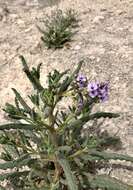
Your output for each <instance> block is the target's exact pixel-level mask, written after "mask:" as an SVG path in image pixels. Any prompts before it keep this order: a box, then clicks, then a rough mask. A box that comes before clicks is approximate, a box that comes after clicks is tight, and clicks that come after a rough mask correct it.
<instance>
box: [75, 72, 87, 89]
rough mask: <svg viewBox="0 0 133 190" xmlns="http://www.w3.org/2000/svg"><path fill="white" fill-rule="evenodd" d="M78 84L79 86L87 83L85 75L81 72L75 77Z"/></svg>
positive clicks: (81, 86) (84, 85)
mask: <svg viewBox="0 0 133 190" xmlns="http://www.w3.org/2000/svg"><path fill="white" fill-rule="evenodd" d="M76 81H77V83H78V86H79V87H80V88H83V87H86V85H87V77H86V76H84V75H83V74H79V75H78V76H77V79H76Z"/></svg>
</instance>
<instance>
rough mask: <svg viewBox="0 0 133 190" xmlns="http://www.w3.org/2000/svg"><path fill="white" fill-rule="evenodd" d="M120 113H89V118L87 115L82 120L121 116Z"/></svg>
mask: <svg viewBox="0 0 133 190" xmlns="http://www.w3.org/2000/svg"><path fill="white" fill-rule="evenodd" d="M119 116H120V115H119V114H117V113H110V112H97V113H94V114H91V115H89V118H88V116H87V115H85V116H84V117H83V118H82V120H83V121H86V120H88V119H89V120H93V119H99V118H102V117H103V118H106V117H107V118H117V117H119Z"/></svg>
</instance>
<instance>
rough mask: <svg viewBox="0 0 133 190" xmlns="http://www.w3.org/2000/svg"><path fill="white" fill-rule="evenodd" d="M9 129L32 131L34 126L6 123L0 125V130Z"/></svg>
mask: <svg viewBox="0 0 133 190" xmlns="http://www.w3.org/2000/svg"><path fill="white" fill-rule="evenodd" d="M10 129H24V130H34V129H35V126H34V125H29V124H22V123H8V124H4V125H0V130H10Z"/></svg>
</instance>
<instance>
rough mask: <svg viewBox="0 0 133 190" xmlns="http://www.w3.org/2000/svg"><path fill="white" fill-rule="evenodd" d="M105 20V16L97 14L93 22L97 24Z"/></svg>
mask: <svg viewBox="0 0 133 190" xmlns="http://www.w3.org/2000/svg"><path fill="white" fill-rule="evenodd" d="M103 20H104V16H96V17H95V18H94V19H93V23H95V24H99V23H100V22H101V21H103Z"/></svg>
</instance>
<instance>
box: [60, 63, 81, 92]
mask: <svg viewBox="0 0 133 190" xmlns="http://www.w3.org/2000/svg"><path fill="white" fill-rule="evenodd" d="M82 64H83V60H82V61H80V62H79V63H78V67H77V68H76V69H75V71H74V72H73V73H72V75H71V76H70V77H66V79H65V80H64V81H63V83H62V85H61V87H60V89H59V94H60V93H63V92H64V91H66V90H67V88H68V87H69V85H70V84H71V82H72V81H73V80H74V78H75V76H76V75H77V74H78V73H79V71H80V69H81V67H82Z"/></svg>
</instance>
